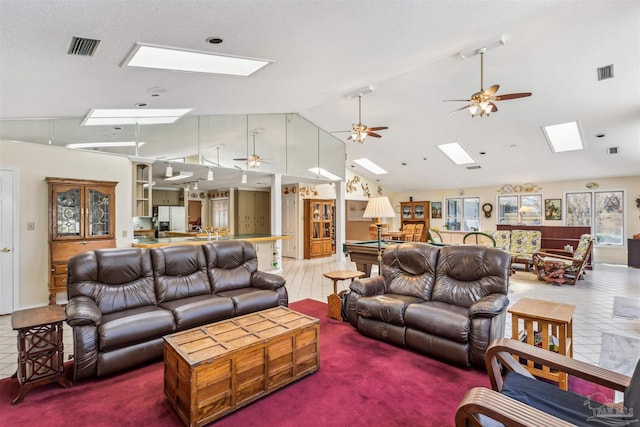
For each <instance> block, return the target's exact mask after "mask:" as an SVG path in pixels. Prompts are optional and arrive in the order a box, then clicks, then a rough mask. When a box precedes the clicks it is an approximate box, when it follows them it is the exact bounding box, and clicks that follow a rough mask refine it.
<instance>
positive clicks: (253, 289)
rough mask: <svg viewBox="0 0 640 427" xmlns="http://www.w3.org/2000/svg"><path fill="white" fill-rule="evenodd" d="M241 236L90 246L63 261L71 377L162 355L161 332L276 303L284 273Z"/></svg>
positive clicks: (283, 292)
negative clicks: (270, 269)
mask: <svg viewBox="0 0 640 427" xmlns="http://www.w3.org/2000/svg"><path fill="white" fill-rule="evenodd" d="M257 267H258V260H257V256H256V251H255V248H254V246H253V245H252V244H251V243H248V242H242V241H216V242H210V243H206V244H203V245H179V246H165V247H159V248H152V249H140V248H121V249H101V250H95V251H89V252H85V253H82V254H79V255H77V256H75V257H73V258H72V259H71V260H70V261H69V265H68V279H67V294H68V297H69V302H68V304H67V306H66V312H67V323H68V324H69V325H71V326H72V328H73V340H74V375H73V376H74V379H76V380H77V379H82V378H88V377H95V376H103V375H109V374H112V373H115V372H118V371H121V370H123V369H127V368H130V367H133V366H136V365H139V364H142V363H145V362H148V361H150V360H153V359H158V358H161V357H162V354H163V340H162V337H163V336H164V335H167V334H170V333H173V332H176V331H180V330H185V329H189V328H193V327H195V326H199V325H203V324H207V323H211V322H215V321H217V320H221V319H227V318H230V317H233V316H239V315H243V314H247V313H251V312H254V311H258V310H263V309H266V308H270V307H275V306H278V305H282V306H286V305H288V296H287V289H286V287H285V286H284V284H285V279H284V278H283V277H281V276H278V275H274V274H269V273H265V272H261V271H258V270H257Z"/></svg>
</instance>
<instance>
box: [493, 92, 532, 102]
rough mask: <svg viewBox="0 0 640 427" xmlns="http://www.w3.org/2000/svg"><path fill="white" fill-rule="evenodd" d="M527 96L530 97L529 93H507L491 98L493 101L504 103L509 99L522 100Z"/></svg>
mask: <svg viewBox="0 0 640 427" xmlns="http://www.w3.org/2000/svg"><path fill="white" fill-rule="evenodd" d="M527 96H531V92H521V93H507V94H505V95H498V96H496V97H494V98H493V100H494V101H506V100H509V99H517V98H524V97H527Z"/></svg>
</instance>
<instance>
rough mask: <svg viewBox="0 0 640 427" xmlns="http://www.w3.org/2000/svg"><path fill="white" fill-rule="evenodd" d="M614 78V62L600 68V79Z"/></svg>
mask: <svg viewBox="0 0 640 427" xmlns="http://www.w3.org/2000/svg"><path fill="white" fill-rule="evenodd" d="M612 78H613V64H611V65H605V66H604V67H600V68H598V81H600V80H606V79H612Z"/></svg>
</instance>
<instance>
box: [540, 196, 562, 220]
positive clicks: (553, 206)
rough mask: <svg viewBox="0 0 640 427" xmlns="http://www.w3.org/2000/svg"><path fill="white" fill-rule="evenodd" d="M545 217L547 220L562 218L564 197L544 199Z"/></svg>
mask: <svg viewBox="0 0 640 427" xmlns="http://www.w3.org/2000/svg"><path fill="white" fill-rule="evenodd" d="M544 219H545V220H547V221H559V220H561V219H562V199H545V200H544Z"/></svg>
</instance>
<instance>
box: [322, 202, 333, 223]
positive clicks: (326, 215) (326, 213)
mask: <svg viewBox="0 0 640 427" xmlns="http://www.w3.org/2000/svg"><path fill="white" fill-rule="evenodd" d="M322 208H323V211H322V219H323V220H325V221H331V204H330V203H324V204H323V205H322Z"/></svg>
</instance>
